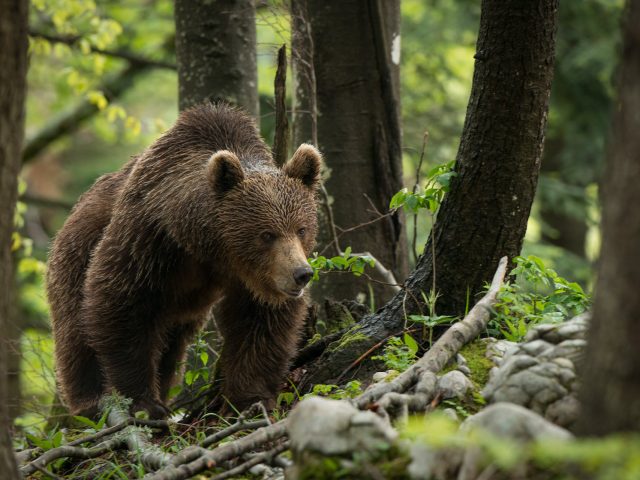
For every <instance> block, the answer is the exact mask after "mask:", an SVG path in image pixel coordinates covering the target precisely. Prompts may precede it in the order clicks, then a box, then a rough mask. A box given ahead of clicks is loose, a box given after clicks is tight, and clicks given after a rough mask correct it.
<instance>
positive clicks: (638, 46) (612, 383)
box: [579, 0, 640, 435]
mask: <svg viewBox="0 0 640 480" xmlns="http://www.w3.org/2000/svg"><path fill="white" fill-rule="evenodd" d="M623 18H625V20H626V27H625V30H624V47H623V52H622V65H621V68H620V73H619V82H618V101H617V103H616V105H617V108H616V113H615V116H614V132H613V139H612V140H611V144H610V148H609V154H608V163H607V169H606V173H605V176H606V178H605V181H604V187H603V212H602V230H603V234H602V250H601V253H600V262H599V267H598V276H597V278H598V286H597V288H596V297H595V304H594V309H593V319H592V321H591V328H590V331H589V338H588V348H587V353H586V359H585V365H584V368H583V380H582V384H583V389H582V394H581V402H582V411H581V420H580V423H579V431H580V432H581V433H583V434H592V435H604V434H608V433H613V432H637V431H638V430H640V349H638V344H639V343H640V323H639V322H638V312H640V295H638V286H639V285H640V269H639V268H638V266H639V265H640V216H639V215H638V205H640V188H638V182H639V181H640V136H639V135H638V132H640V114H639V113H638V112H640V0H630V1H629V2H628V4H627V12H626V15H624V17H623Z"/></svg>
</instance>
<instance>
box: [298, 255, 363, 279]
mask: <svg viewBox="0 0 640 480" xmlns="http://www.w3.org/2000/svg"><path fill="white" fill-rule="evenodd" d="M309 265H311V268H312V269H313V278H312V282H314V281H317V280H318V279H319V278H320V273H321V272H322V273H327V272H331V271H342V272H351V273H352V274H353V275H354V276H356V277H359V276H360V275H362V274H363V273H364V268H365V267H366V266H369V267H373V266H374V265H375V260H374V259H373V258H371V257H370V256H369V255H352V253H351V247H347V248H346V249H345V251H344V253H343V254H342V255H339V256H335V257H331V258H327V257H324V256H322V255H318V253H317V252H314V254H313V257H311V258H309Z"/></svg>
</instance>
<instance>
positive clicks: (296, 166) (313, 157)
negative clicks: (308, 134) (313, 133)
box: [282, 143, 322, 190]
mask: <svg viewBox="0 0 640 480" xmlns="http://www.w3.org/2000/svg"><path fill="white" fill-rule="evenodd" d="M321 166H322V155H321V154H320V152H319V151H318V149H317V148H316V147H314V146H313V145H309V144H308V143H303V144H302V145H300V146H299V147H298V149H297V150H296V153H294V154H293V157H291V160H289V161H288V162H287V163H285V164H284V167H282V171H283V172H284V173H285V174H286V175H288V176H290V177H291V178H297V179H299V180H301V181H302V183H304V184H305V185H306V186H307V187H309V188H311V189H314V190H315V189H316V188H318V186H319V185H320V168H321Z"/></svg>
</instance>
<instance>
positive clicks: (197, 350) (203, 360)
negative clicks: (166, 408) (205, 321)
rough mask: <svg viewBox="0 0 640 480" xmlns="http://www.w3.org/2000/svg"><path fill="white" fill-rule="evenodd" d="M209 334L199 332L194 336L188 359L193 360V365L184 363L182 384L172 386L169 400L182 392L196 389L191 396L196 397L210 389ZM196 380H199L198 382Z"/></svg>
mask: <svg viewBox="0 0 640 480" xmlns="http://www.w3.org/2000/svg"><path fill="white" fill-rule="evenodd" d="M210 333H211V332H208V331H200V332H198V335H197V336H196V338H195V340H194V342H193V344H192V345H191V347H190V349H191V352H190V354H189V358H193V359H194V361H195V364H189V362H186V367H185V371H184V377H183V381H182V384H178V385H175V386H173V387H172V388H171V389H170V391H169V398H175V397H176V396H178V395H179V394H180V393H181V392H182V391H183V390H185V389H189V390H193V389H196V390H195V391H194V392H192V393H191V395H194V396H198V395H200V394H201V393H203V392H204V391H205V390H207V389H209V388H211V382H210V381H209V378H210V374H211V370H212V365H210V364H209V348H210V346H209V343H208V341H207V336H208V335H210ZM198 380H200V381H199V382H198Z"/></svg>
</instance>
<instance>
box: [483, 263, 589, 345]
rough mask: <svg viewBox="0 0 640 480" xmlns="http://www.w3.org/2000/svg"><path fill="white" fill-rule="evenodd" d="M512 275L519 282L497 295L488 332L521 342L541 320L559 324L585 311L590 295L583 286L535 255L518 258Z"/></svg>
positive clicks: (503, 289) (506, 286)
mask: <svg viewBox="0 0 640 480" xmlns="http://www.w3.org/2000/svg"><path fill="white" fill-rule="evenodd" d="M514 262H515V263H516V265H517V266H516V268H514V269H513V271H512V274H513V275H514V276H516V278H517V280H518V281H517V282H515V283H509V284H506V285H504V286H503V287H502V288H501V290H500V293H499V294H498V302H497V303H496V306H495V315H494V317H493V318H492V320H491V321H490V323H489V332H490V333H491V334H492V335H494V336H502V337H504V338H506V339H507V340H510V341H514V342H517V341H520V340H522V339H523V338H524V336H525V335H526V333H527V331H528V329H529V328H530V327H531V326H533V325H537V324H539V323H559V322H562V321H564V320H567V319H569V318H571V317H572V316H574V315H578V314H580V313H582V312H584V311H586V310H587V309H588V308H589V307H590V306H591V298H590V296H589V295H587V294H586V293H585V292H584V291H583V290H582V287H580V285H578V284H577V283H575V282H569V281H568V280H566V279H564V278H562V277H560V276H559V275H558V274H557V273H556V272H555V271H554V270H553V269H551V268H548V267H546V266H545V265H544V263H543V262H542V260H541V259H539V258H538V257H535V256H533V255H529V256H528V257H526V258H524V257H516V258H515V259H514Z"/></svg>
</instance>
